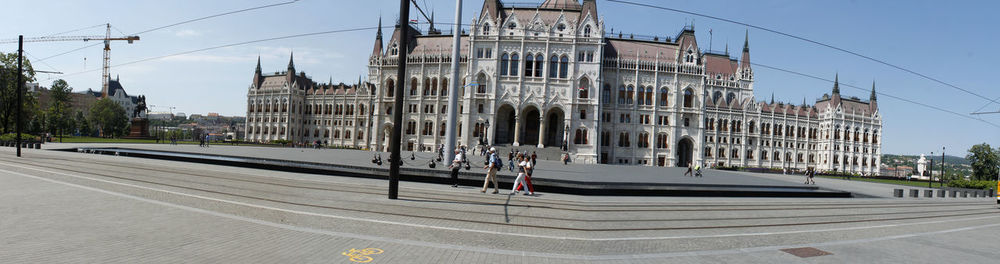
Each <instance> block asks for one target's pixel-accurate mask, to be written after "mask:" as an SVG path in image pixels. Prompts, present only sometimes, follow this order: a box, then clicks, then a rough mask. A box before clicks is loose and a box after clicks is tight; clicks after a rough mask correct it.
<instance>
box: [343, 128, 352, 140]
mask: <svg viewBox="0 0 1000 264" xmlns="http://www.w3.org/2000/svg"><path fill="white" fill-rule="evenodd" d="M344 139H351V131H350V130H344Z"/></svg>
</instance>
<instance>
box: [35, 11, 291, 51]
mask: <svg viewBox="0 0 1000 264" xmlns="http://www.w3.org/2000/svg"><path fill="white" fill-rule="evenodd" d="M298 1H299V0H292V1H288V2H281V3H276V4H270V5H262V6H257V7H251V8H244V9H240V10H234V11H229V12H225V13H219V14H214V15H210V16H205V17H200V18H195V19H189V20H185V21H181V22H177V23H173V24H169V25H165V26H159V27H155V28H151V29H147V30H143V31H140V32H136V33H134V34H132V35H139V34H143V33H148V32H151V31H156V30H160V29H164V28H169V27H173V26H179V25H183V24H187V23H191V22H195V21H201V20H205V19H209V18H215V17H220V16H225V15H231V14H236V13H241V12H246V11H253V10H257V9H264V8H269V7H275V6H281V5H287V4H292V3H295V2H298ZM104 25H106V24H100V25H97V26H91V27H86V28H81V29H76V30H71V31H66V32H61V33H56V34H52V35H49V36H55V35H61V34H65V33H69V32H74V31H79V30H83V29H90V28H94V27H98V26H104ZM115 30H117V31H118V32H119V33H122V32H121V30H118V28H115ZM122 35H127V34H125V33H122ZM100 44H102V43H95V44H91V45H87V46H83V47H80V48H76V49H73V50H70V51H66V52H63V53H59V54H56V55H52V56H48V57H45V58H42V59H41V60H40V61H44V60H48V59H51V58H54V57H59V56H62V55H66V54H69V53H73V52H76V51H79V50H82V49H86V48H90V47H94V46H97V45H100Z"/></svg>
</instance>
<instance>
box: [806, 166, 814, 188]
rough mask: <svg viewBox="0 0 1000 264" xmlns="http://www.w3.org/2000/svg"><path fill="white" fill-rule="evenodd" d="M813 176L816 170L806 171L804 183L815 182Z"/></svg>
mask: <svg viewBox="0 0 1000 264" xmlns="http://www.w3.org/2000/svg"><path fill="white" fill-rule="evenodd" d="M813 176H816V170H807V171H806V184H813V185H815V184H816V181H814V180H813Z"/></svg>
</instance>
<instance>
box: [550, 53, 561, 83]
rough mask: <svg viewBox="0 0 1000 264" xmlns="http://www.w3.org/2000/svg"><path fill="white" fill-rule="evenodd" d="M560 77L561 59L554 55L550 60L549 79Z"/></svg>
mask: <svg viewBox="0 0 1000 264" xmlns="http://www.w3.org/2000/svg"><path fill="white" fill-rule="evenodd" d="M558 76H559V57H557V56H556V55H552V57H551V58H549V78H556V77H558Z"/></svg>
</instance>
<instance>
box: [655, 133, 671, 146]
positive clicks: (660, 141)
mask: <svg viewBox="0 0 1000 264" xmlns="http://www.w3.org/2000/svg"><path fill="white" fill-rule="evenodd" d="M667 142H668V141H667V134H664V133H660V134H657V135H656V148H661V149H665V148H667Z"/></svg>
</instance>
